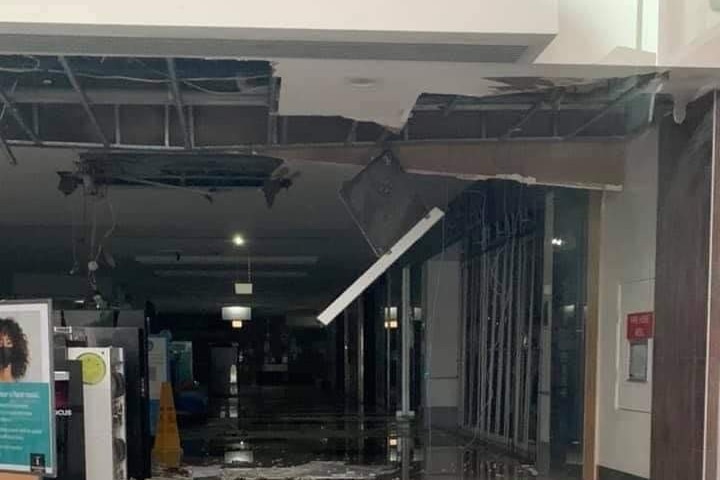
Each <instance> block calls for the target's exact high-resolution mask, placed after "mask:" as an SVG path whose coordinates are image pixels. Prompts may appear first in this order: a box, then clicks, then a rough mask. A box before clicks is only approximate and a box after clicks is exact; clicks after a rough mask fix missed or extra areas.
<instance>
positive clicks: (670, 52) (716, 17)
mask: <svg viewBox="0 0 720 480" xmlns="http://www.w3.org/2000/svg"><path fill="white" fill-rule="evenodd" d="M713 5H715V6H716V8H715V9H713ZM719 46H720V2H718V1H717V0H660V38H659V52H658V60H659V62H660V63H661V64H662V65H681V66H694V67H716V66H717V61H718V56H717V51H718V47H719Z"/></svg>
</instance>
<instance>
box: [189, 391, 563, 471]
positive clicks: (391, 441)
mask: <svg viewBox="0 0 720 480" xmlns="http://www.w3.org/2000/svg"><path fill="white" fill-rule="evenodd" d="M181 435H182V439H183V448H184V450H185V457H186V460H187V461H188V462H189V463H191V464H194V465H205V466H210V465H220V464H223V465H224V468H223V475H224V476H223V477H222V478H228V479H229V478H244V479H254V478H266V479H273V478H277V479H283V480H287V479H291V478H303V479H308V480H323V479H336V480H337V479H344V480H351V479H371V478H388V479H396V478H397V479H403V480H404V479H423V480H435V479H438V480H450V479H455V478H457V479H467V480H486V479H487V480H489V479H506V480H520V479H528V478H538V477H535V476H534V472H533V469H532V467H531V466H529V465H525V464H523V462H522V461H520V460H517V459H512V458H509V457H507V456H505V455H502V454H500V453H498V452H497V451H494V450H492V449H490V448H488V447H487V446H483V445H481V444H480V443H479V442H470V441H469V440H467V439H464V438H462V437H460V436H459V435H456V434H454V433H453V432H447V431H440V430H432V431H431V432H422V431H420V429H418V428H416V426H414V425H411V424H403V423H398V422H397V421H396V420H395V418H392V417H387V416H385V415H383V414H375V413H373V412H365V413H363V414H359V413H358V410H357V407H350V406H347V405H345V404H343V403H342V402H337V401H334V400H333V399H332V398H331V397H329V396H328V394H327V393H326V392H323V391H322V390H318V389H301V388H281V387H264V388H259V387H254V388H250V387H248V388H243V387H241V388H240V395H239V397H238V398H234V399H222V400H217V401H215V402H213V403H212V405H211V415H210V419H209V420H208V421H207V422H202V423H198V424H196V425H192V426H187V427H184V428H183V429H182V432H181ZM231 462H235V463H234V464H233V465H232V467H233V468H230V466H231V465H230V463H231ZM197 470H198V471H199V472H201V471H207V472H210V473H207V475H212V472H213V471H215V470H213V468H210V469H207V468H206V469H197ZM566 478H569V477H564V476H553V477H552V480H565V479H566Z"/></svg>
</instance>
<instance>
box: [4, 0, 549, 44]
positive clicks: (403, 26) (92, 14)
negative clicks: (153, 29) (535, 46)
mask: <svg viewBox="0 0 720 480" xmlns="http://www.w3.org/2000/svg"><path fill="white" fill-rule="evenodd" d="M442 7H443V10H444V11H445V12H446V14H445V15H438V4H437V2H433V1H431V0H394V1H391V2H386V1H383V0H368V1H365V2H335V1H333V0H313V1H310V2H307V1H305V2H301V1H296V0H277V1H275V2H253V3H245V4H238V3H237V2H233V1H229V0H207V1H205V2H195V1H191V0H180V1H173V2H170V1H167V0H165V1H156V2H143V1H141V0H128V1H126V2H122V3H118V2H106V1H102V0H90V1H86V2H83V3H78V2H75V1H70V0H53V1H50V2H48V1H39V0H5V1H3V2H2V5H0V18H1V19H2V21H3V22H6V23H14V22H27V23H41V24H42V23H45V24H63V23H64V24H82V25H122V26H154V25H155V26H171V27H176V26H198V27H223V28H245V29H259V28H277V29H318V30H323V29H326V30H355V31H373V30H375V31H405V32H454V33H466V34H475V33H478V32H487V33H491V32H498V33H554V32H555V29H556V27H557V18H556V15H557V0H512V11H513V12H514V15H512V16H508V15H507V11H508V3H507V2H498V1H497V0H448V1H446V2H444V3H443V5H442ZM150 36H154V35H152V34H150Z"/></svg>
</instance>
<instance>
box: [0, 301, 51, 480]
mask: <svg viewBox="0 0 720 480" xmlns="http://www.w3.org/2000/svg"><path fill="white" fill-rule="evenodd" d="M51 317H52V304H51V302H50V300H28V301H12V302H4V301H0V471H9V472H23V473H33V474H38V475H45V476H55V475H56V467H55V394H54V382H55V376H54V372H53V346H52V318H51Z"/></svg>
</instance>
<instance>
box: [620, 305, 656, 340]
mask: <svg viewBox="0 0 720 480" xmlns="http://www.w3.org/2000/svg"><path fill="white" fill-rule="evenodd" d="M654 332H655V314H654V313H653V312H638V313H629V314H628V316H627V339H628V341H630V342H639V341H642V340H648V339H650V338H652V337H653V334H654Z"/></svg>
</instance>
